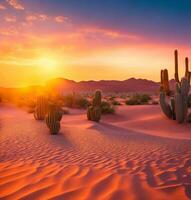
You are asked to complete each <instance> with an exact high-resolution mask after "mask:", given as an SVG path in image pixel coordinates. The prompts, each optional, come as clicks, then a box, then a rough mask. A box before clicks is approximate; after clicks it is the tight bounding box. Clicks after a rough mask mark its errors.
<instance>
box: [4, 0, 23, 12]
mask: <svg viewBox="0 0 191 200" xmlns="http://www.w3.org/2000/svg"><path fill="white" fill-rule="evenodd" d="M6 1H7V3H8V4H9V5H10V6H12V7H13V8H14V9H16V10H24V9H25V8H24V6H23V5H22V4H20V3H19V2H18V1H17V0H6Z"/></svg>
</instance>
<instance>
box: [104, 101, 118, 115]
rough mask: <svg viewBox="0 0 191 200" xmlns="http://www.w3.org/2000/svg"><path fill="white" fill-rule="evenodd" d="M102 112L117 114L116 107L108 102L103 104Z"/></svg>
mask: <svg viewBox="0 0 191 200" xmlns="http://www.w3.org/2000/svg"><path fill="white" fill-rule="evenodd" d="M101 112H102V114H113V113H115V109H114V107H113V106H112V105H111V104H110V103H109V102H107V101H102V102H101Z"/></svg>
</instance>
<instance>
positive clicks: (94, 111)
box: [87, 90, 101, 122]
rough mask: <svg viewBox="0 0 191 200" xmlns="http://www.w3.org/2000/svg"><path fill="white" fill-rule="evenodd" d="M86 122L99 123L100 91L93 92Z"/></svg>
mask: <svg viewBox="0 0 191 200" xmlns="http://www.w3.org/2000/svg"><path fill="white" fill-rule="evenodd" d="M87 118H88V120H91V121H95V122H99V121H100V119H101V91H100V90H97V91H96V92H95V95H94V98H93V102H92V105H91V106H89V107H88V110H87Z"/></svg>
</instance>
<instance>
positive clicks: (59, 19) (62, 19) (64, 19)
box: [54, 16, 69, 23]
mask: <svg viewBox="0 0 191 200" xmlns="http://www.w3.org/2000/svg"><path fill="white" fill-rule="evenodd" d="M54 19H55V21H56V22H57V23H64V22H68V21H69V18H68V17H65V16H56V17H55V18H54Z"/></svg>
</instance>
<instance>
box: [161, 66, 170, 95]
mask: <svg viewBox="0 0 191 200" xmlns="http://www.w3.org/2000/svg"><path fill="white" fill-rule="evenodd" d="M161 85H162V87H163V90H164V91H165V94H166V95H170V89H169V78H168V70H167V69H164V70H161Z"/></svg>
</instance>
